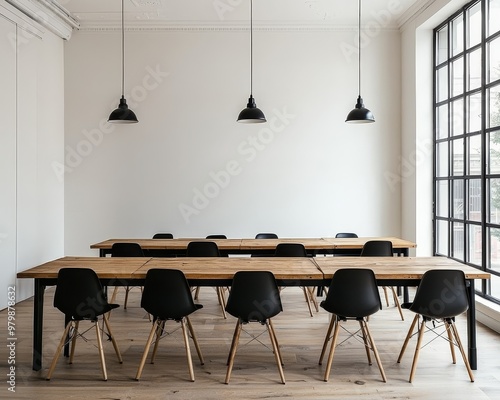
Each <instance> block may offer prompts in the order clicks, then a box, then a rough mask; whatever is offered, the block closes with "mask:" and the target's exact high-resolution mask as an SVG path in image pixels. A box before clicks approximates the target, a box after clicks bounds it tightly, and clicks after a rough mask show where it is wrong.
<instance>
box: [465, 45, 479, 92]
mask: <svg viewBox="0 0 500 400" xmlns="http://www.w3.org/2000/svg"><path fill="white" fill-rule="evenodd" d="M468 85H469V88H468V90H472V89H477V88H478V87H480V86H481V49H479V50H476V51H473V52H472V53H470V54H469V82H468Z"/></svg>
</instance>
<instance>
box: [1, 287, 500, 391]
mask: <svg viewBox="0 0 500 400" xmlns="http://www.w3.org/2000/svg"><path fill="white" fill-rule="evenodd" d="M120 293H121V294H122V293H123V291H121V292H120ZM139 298H140V292H139V289H134V290H133V291H132V293H131V296H130V298H129V308H128V309H127V310H124V309H123V308H119V309H118V310H115V311H113V315H112V318H111V323H112V326H113V328H114V332H115V336H116V338H117V340H118V343H119V346H120V349H121V352H122V356H123V359H124V363H123V364H119V363H118V362H117V360H116V357H115V354H114V352H113V348H112V346H111V343H110V342H106V343H105V352H106V362H107V369H108V381H107V382H104V381H102V379H101V372H100V366H99V361H98V353H97V349H96V348H95V347H93V343H95V335H94V332H93V331H91V332H89V333H88V335H86V336H87V338H88V339H89V342H88V343H85V342H84V341H81V340H80V341H79V342H78V344H77V349H76V355H75V362H74V364H73V365H69V364H67V359H64V358H63V357H61V358H60V360H59V364H58V366H57V368H56V370H55V372H54V375H53V377H52V380H51V381H46V380H45V376H46V374H47V368H48V366H49V364H50V361H51V359H52V355H53V353H54V349H55V347H56V346H57V343H58V341H59V338H60V335H61V333H62V328H63V316H62V315H61V313H60V312H59V311H57V310H56V309H54V308H53V306H52V299H53V289H48V290H47V292H46V296H45V304H46V305H45V320H44V357H43V368H42V370H41V371H38V372H35V371H33V370H32V369H31V345H32V334H31V330H32V317H33V311H32V306H33V303H32V300H27V301H24V302H22V303H20V304H18V305H17V306H16V314H15V317H16V324H17V325H16V335H17V338H18V340H17V347H16V351H15V360H16V364H15V365H16V393H15V394H12V393H10V392H9V391H8V390H7V388H8V385H7V382H6V379H5V377H6V371H8V367H9V365H8V352H7V350H8V349H7V347H6V345H5V343H6V341H7V339H6V338H7V328H6V326H7V312H6V311H2V312H0V326H1V327H2V328H1V329H2V330H3V332H4V334H3V343H4V344H2V346H0V371H2V376H3V379H1V381H2V383H0V399H4V398H12V399H14V398H15V399H37V400H43V399H50V400H53V399H63V398H64V399H143V400H148V399H155V400H157V399H193V400H197V399H199V400H206V399H264V398H273V399H276V398H278V399H279V398H294V399H331V398H339V399H347V398H356V399H426V400H427V399H439V400H443V399H450V400H451V399H475V400H478V399H500V341H499V338H500V337H499V335H498V334H497V333H494V332H492V331H490V330H489V329H487V328H485V327H483V326H481V325H479V326H478V329H477V334H478V370H476V371H474V372H475V377H476V381H475V382H474V383H471V382H470V381H469V379H468V376H467V372H466V369H465V367H464V365H463V362H462V361H461V359H458V360H457V364H456V365H453V364H452V363H451V356H450V352H449V346H448V344H447V343H446V342H445V341H444V340H441V339H439V340H435V341H433V342H432V343H430V344H429V345H428V346H427V347H425V348H424V349H423V350H422V351H421V355H420V360H419V365H418V369H417V373H416V377H415V380H414V382H413V383H412V384H411V383H408V376H409V372H410V366H411V360H412V357H413V350H414V345H415V341H412V342H411V344H410V346H409V348H408V350H407V353H406V354H405V357H404V359H403V362H402V363H401V364H397V363H396V359H397V357H398V354H399V351H400V347H401V344H402V342H403V340H404V337H405V335H406V332H407V329H408V327H409V324H410V322H411V319H412V316H413V314H412V313H411V312H409V311H406V310H405V313H406V314H405V316H406V320H405V321H401V320H400V318H399V315H398V312H397V310H396V309H395V308H394V307H393V306H391V307H389V308H385V307H384V309H383V310H382V311H380V312H378V313H377V314H376V315H374V316H373V317H372V318H371V320H370V327H371V330H372V334H373V336H374V339H375V341H376V343H377V346H378V349H379V352H380V356H381V359H382V362H383V364H384V367H385V371H386V374H387V378H388V382H387V383H383V382H382V381H381V378H380V374H379V371H378V368H377V366H376V364H374V365H372V366H369V365H368V364H367V361H366V355H365V352H364V349H363V347H362V345H361V344H360V343H358V342H357V341H356V340H350V341H349V342H346V343H344V344H343V345H342V346H340V347H339V348H338V349H337V351H336V354H335V358H334V360H333V367H332V373H331V376H330V380H329V381H328V382H324V381H323V368H324V367H322V366H319V365H318V358H319V354H320V351H321V346H322V343H323V339H324V335H325V332H326V328H327V325H328V321H329V319H328V317H329V316H328V313H326V312H325V311H324V310H320V312H319V313H318V314H316V315H315V316H314V317H313V318H311V317H310V316H309V313H308V310H307V306H306V304H305V301H304V297H303V293H302V291H301V290H300V289H298V288H287V289H285V290H284V291H283V292H282V301H283V304H284V312H283V313H282V314H280V315H279V316H277V317H276V318H275V319H274V325H275V328H276V331H277V335H278V340H279V342H280V345H281V349H282V355H283V358H284V363H285V366H284V371H285V377H286V380H287V383H286V385H283V384H281V383H280V380H279V374H278V371H277V368H276V365H275V363H274V357H273V354H272V352H271V351H270V350H268V349H267V348H266V347H264V346H262V345H261V344H259V343H258V342H257V341H253V342H252V343H249V344H247V345H245V346H243V345H240V348H239V350H238V353H237V354H236V361H235V367H234V370H233V373H232V377H231V382H230V383H229V385H225V384H224V383H223V382H224V378H225V373H226V359H227V355H228V352H229V346H230V342H231V338H232V334H233V329H234V325H235V319H234V318H232V317H231V316H228V319H227V320H224V319H223V318H222V316H221V312H220V308H219V306H218V304H217V300H216V298H217V297H216V294H215V291H214V290H213V289H211V288H202V290H201V293H200V300H199V302H200V303H202V304H203V305H204V308H203V309H201V310H199V311H197V312H196V313H195V314H194V315H193V316H192V318H191V320H192V323H193V325H194V328H195V330H196V332H197V335H198V340H199V342H200V346H201V348H202V352H203V354H204V356H205V365H204V366H200V364H199V362H198V360H197V358H196V353H195V351H194V346H192V352H193V363H194V370H195V377H196V381H195V382H190V381H189V379H188V378H189V375H188V369H187V363H186V358H185V352H184V347H183V342H182V336H181V335H182V334H181V331H180V329H179V327H180V325H179V324H176V323H174V322H171V323H170V325H169V328H170V331H171V336H170V337H166V338H164V339H162V341H161V342H160V347H159V351H158V355H157V359H156V362H155V364H149V359H148V362H147V363H146V366H145V368H144V371H143V374H142V379H141V381H139V382H136V381H135V380H134V377H135V373H136V371H137V365H138V363H139V360H140V357H141V355H142V351H143V347H144V344H145V342H146V338H147V335H148V333H149V330H150V323H149V322H148V319H147V316H146V314H145V312H144V311H143V310H142V309H140V308H139ZM118 300H119V302H122V300H123V296H122V297H119V298H118ZM351 324H352V325H354V324H355V323H351ZM457 325H458V327H459V330H460V333H461V335H462V339H463V341H464V342H465V341H466V329H465V328H466V327H465V317H460V318H458V320H457ZM247 328H248V330H249V331H250V332H253V333H258V332H259V331H261V330H262V327H261V326H260V325H259V324H250V325H247ZM429 336H430V335H429ZM260 339H261V340H262V341H263V342H264V343H265V344H267V345H270V343H269V337H268V336H267V335H263V336H261V337H260ZM245 342H248V336H243V334H242V343H245ZM457 357H459V355H458V354H457Z"/></svg>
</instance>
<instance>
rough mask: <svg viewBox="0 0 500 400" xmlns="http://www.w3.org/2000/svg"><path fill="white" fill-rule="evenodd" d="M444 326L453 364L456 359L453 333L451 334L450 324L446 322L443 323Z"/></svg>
mask: <svg viewBox="0 0 500 400" xmlns="http://www.w3.org/2000/svg"><path fill="white" fill-rule="evenodd" d="M444 326H445V328H446V333H447V334H448V341H449V344H450V351H451V360H452V362H453V364H456V363H457V358H456V356H455V342H454V341H453V333H452V332H451V324H450V323H449V322H448V321H446V320H445V321H444Z"/></svg>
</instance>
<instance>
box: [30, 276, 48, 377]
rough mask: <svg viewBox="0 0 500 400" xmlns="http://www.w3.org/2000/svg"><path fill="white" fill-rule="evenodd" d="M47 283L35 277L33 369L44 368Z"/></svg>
mask: <svg viewBox="0 0 500 400" xmlns="http://www.w3.org/2000/svg"><path fill="white" fill-rule="evenodd" d="M44 292H45V284H44V283H43V281H42V280H41V279H35V297H34V305H33V370H35V371H39V370H40V369H42V336H43V335H42V333H43V295H44Z"/></svg>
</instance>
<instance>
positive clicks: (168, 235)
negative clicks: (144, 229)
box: [153, 233, 174, 239]
mask: <svg viewBox="0 0 500 400" xmlns="http://www.w3.org/2000/svg"><path fill="white" fill-rule="evenodd" d="M173 238H174V235H172V234H171V233H155V234H154V235H153V239H173Z"/></svg>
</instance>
